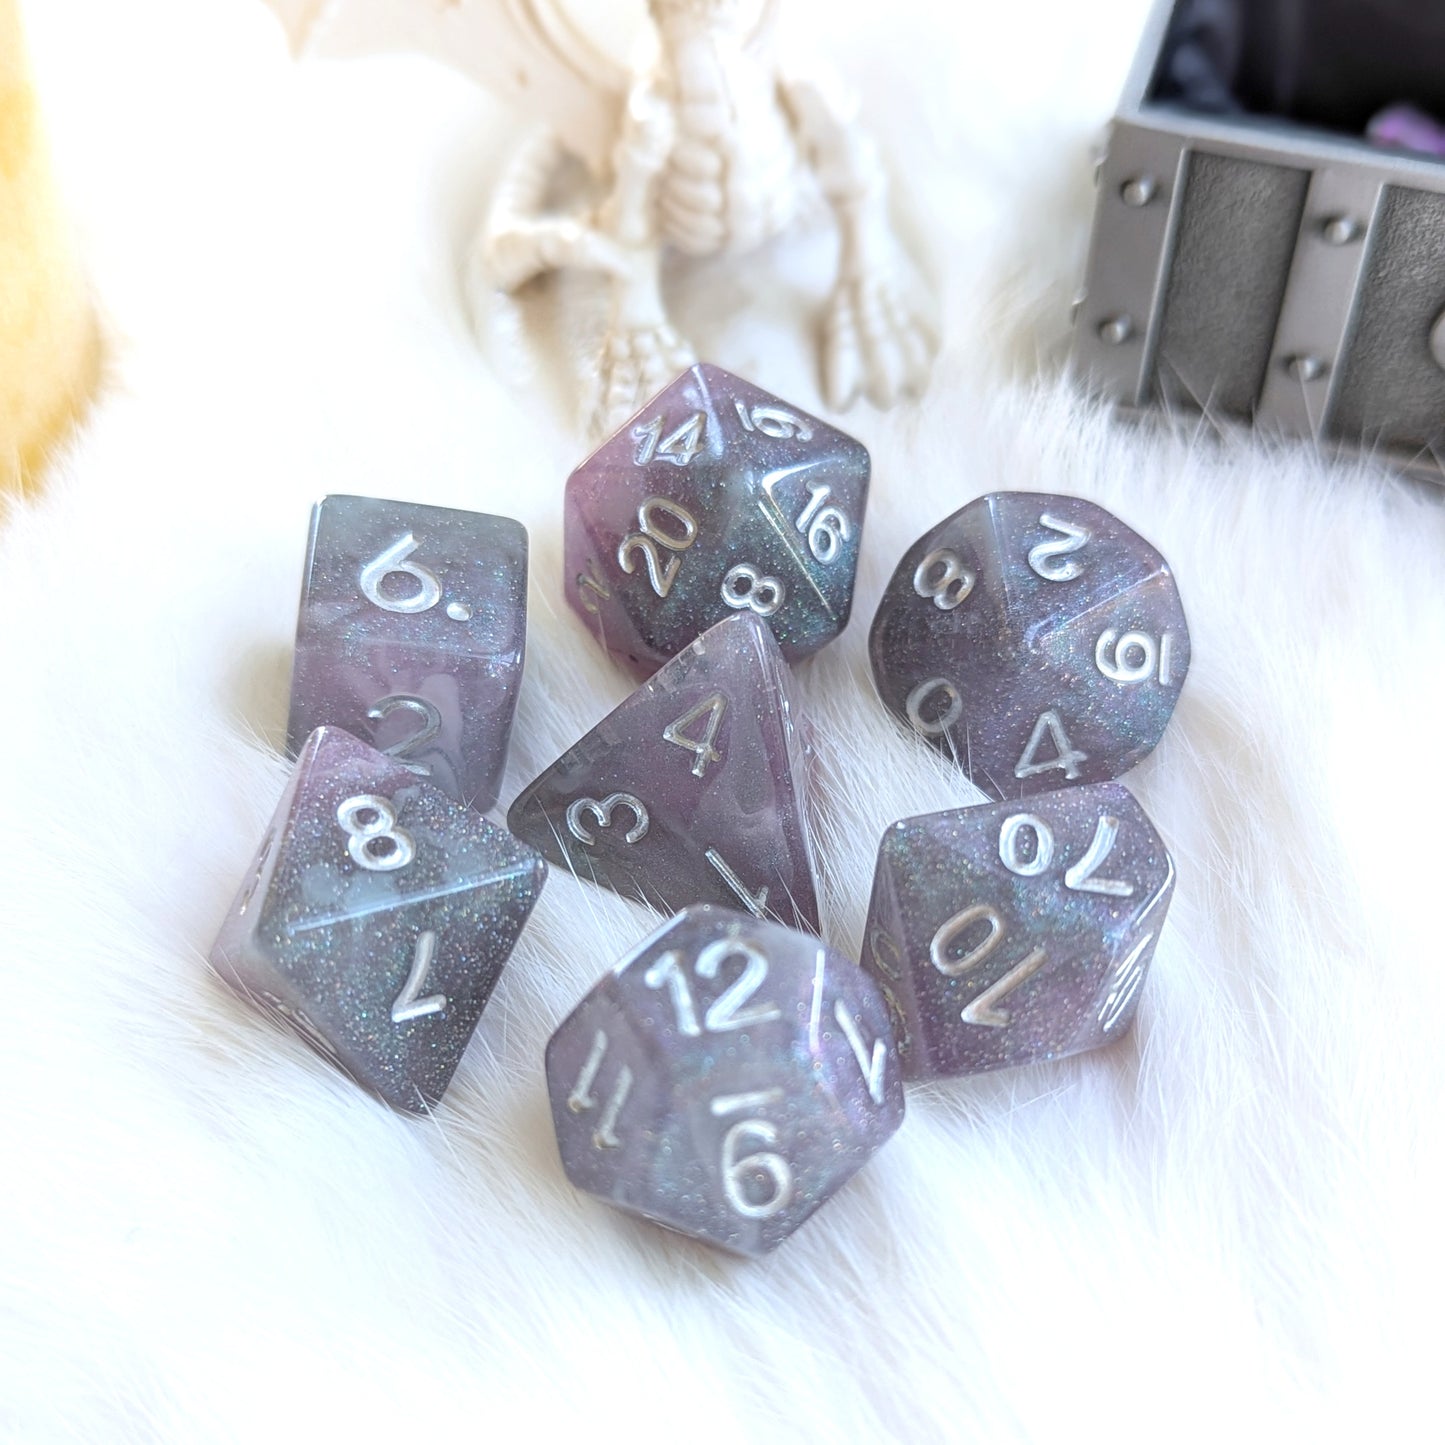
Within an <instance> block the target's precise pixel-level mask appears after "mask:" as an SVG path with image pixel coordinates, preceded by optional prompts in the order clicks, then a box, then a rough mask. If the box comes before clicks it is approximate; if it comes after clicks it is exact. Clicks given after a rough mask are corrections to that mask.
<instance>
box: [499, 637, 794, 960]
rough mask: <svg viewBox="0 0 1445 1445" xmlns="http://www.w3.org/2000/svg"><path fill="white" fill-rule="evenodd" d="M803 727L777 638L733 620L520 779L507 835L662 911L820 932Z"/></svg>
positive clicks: (674, 661)
mask: <svg viewBox="0 0 1445 1445" xmlns="http://www.w3.org/2000/svg"><path fill="white" fill-rule="evenodd" d="M802 726H803V724H802V718H801V715H800V713H799V711H798V704H797V701H796V698H795V696H794V682H793V678H792V674H791V673H790V672H789V670H788V666H787V664H786V663H785V662H784V661H783V659H782V656H781V654H780V653H779V651H778V645H777V643H776V642H774V641H773V637H772V634H771V633H770V632H769V631H768V629H767V628H766V627H764V626H763V625H762V623H761V622H759V621H758V619H757V618H755V617H752V616H750V615H744V616H734V617H732V618H730V619H729V620H728V621H726V622H720V623H718V624H717V626H715V627H712V628H710V629H709V630H708V631H707V632H705V633H704V634H703V635H702V636H701V637H699V638H698V639H697V640H696V641H695V642H693V643H692V644H691V645H690V646H689V647H687V648H685V649H684V650H683V651H682V652H681V653H679V654H678V656H677V657H675V658H673V659H672V661H671V662H669V663H668V664H667V666H666V667H664V668H662V669H661V670H660V671H659V672H658V673H656V675H655V676H653V677H652V678H651V679H650V680H649V681H647V682H645V683H643V685H642V686H641V687H640V688H638V689H637V691H636V692H634V693H633V694H632V696H631V697H629V698H628V699H627V700H626V701H625V702H624V703H623V704H622V705H621V706H620V707H619V708H617V709H616V711H615V712H612V713H609V714H608V716H607V717H605V718H603V720H602V721H601V722H600V723H598V724H597V726H596V727H595V728H593V729H592V731H591V732H590V733H588V734H587V735H586V736H585V737H584V738H582V739H581V741H579V742H577V743H575V744H574V745H573V746H572V747H570V748H569V749H568V750H567V751H566V752H565V753H563V755H562V756H561V757H560V758H558V759H557V761H556V762H555V763H553V764H552V766H551V767H550V768H548V769H547V771H546V772H545V773H543V774H542V775H541V777H539V778H536V779H535V780H534V781H532V782H531V783H529V784H528V785H527V786H526V787H525V788H524V789H523V790H522V792H521V793H520V794H519V795H518V797H517V799H516V801H515V802H514V803H513V804H512V806H511V809H510V811H509V812H508V813H507V826H508V827H509V828H510V829H511V830H512V831H513V832H514V833H515V834H516V835H517V836H518V837H519V838H523V839H525V840H526V841H527V842H528V843H530V844H532V846H533V847H535V848H537V849H538V850H539V851H540V852H541V853H543V854H544V855H545V856H546V857H548V858H549V859H551V860H552V862H554V863H558V864H561V865H562V866H563V867H565V868H568V869H570V870H571V871H572V872H573V873H575V874H576V875H577V876H578V877H579V878H585V879H588V880H590V881H591V882H593V883H599V884H601V885H602V886H603V887H604V888H611V889H614V890H615V891H616V892H618V893H624V894H629V895H631V896H633V897H637V898H640V899H642V900H643V901H644V902H647V903H651V904H652V905H653V906H654V907H656V908H657V909H658V910H659V911H661V912H664V913H670V912H672V911H674V910H675V909H678V908H683V907H686V906H687V905H688V904H689V903H721V904H723V905H724V906H725V907H729V908H742V909H745V910H746V911H747V912H749V913H751V914H753V915H754V917H757V918H763V917H769V918H776V919H779V920H781V921H782V922H784V923H786V924H788V925H789V926H790V927H793V928H807V929H811V930H812V931H813V932H815V933H816V932H817V931H818V897H817V887H816V885H815V883H814V881H813V847H812V838H811V832H810V828H809V822H808V758H807V755H806V750H805V748H804V744H803V735H802Z"/></svg>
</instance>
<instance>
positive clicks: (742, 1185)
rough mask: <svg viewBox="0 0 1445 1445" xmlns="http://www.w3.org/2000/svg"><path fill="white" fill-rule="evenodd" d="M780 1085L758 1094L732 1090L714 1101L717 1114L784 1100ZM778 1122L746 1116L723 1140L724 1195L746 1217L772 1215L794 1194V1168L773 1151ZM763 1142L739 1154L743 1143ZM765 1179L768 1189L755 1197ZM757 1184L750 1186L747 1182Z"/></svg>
mask: <svg viewBox="0 0 1445 1445" xmlns="http://www.w3.org/2000/svg"><path fill="white" fill-rule="evenodd" d="M782 1097H783V1091H782V1090H781V1089H768V1090H765V1091H759V1092H758V1093H755V1094H729V1095H723V1096H721V1097H719V1098H716V1099H714V1100H713V1101H712V1104H711V1105H710V1108H711V1112H712V1115H713V1117H714V1118H717V1119H725V1118H727V1117H728V1115H730V1114H737V1113H741V1112H743V1111H744V1110H747V1109H765V1108H768V1107H769V1106H771V1105H773V1104H776V1103H778V1102H780V1101H781V1100H782ZM779 1137H780V1136H779V1133H778V1128H777V1125H775V1124H770V1123H768V1121H767V1120H766V1119H744V1120H741V1121H740V1122H738V1123H736V1124H734V1125H733V1126H732V1127H731V1128H730V1129H729V1130H728V1131H727V1133H726V1134H724V1135H723V1141H722V1181H723V1196H724V1197H725V1198H726V1200H727V1202H728V1206H729V1208H731V1209H732V1210H733V1212H734V1213H735V1214H740V1215H742V1216H743V1218H744V1219H771V1218H772V1217H773V1215H775V1214H777V1213H779V1212H780V1211H781V1210H784V1209H786V1208H787V1207H788V1205H789V1203H790V1202H791V1201H792V1198H793V1170H792V1167H791V1166H790V1165H789V1163H788V1161H787V1160H786V1159H784V1158H783V1156H782V1155H781V1154H777V1153H774V1152H773V1146H774V1145H776V1144H777V1142H778V1139H779ZM753 1144H761V1145H762V1146H763V1148H762V1149H761V1150H759V1151H757V1152H756V1153H753V1154H743V1155H740V1154H739V1152H738V1151H739V1150H740V1149H741V1148H743V1147H744V1145H753ZM759 1183H762V1184H764V1186H765V1188H766V1191H767V1192H766V1193H765V1194H763V1195H762V1197H761V1198H755V1197H753V1195H754V1194H755V1193H756V1186H757V1185H758V1184H759ZM749 1185H752V1186H754V1188H753V1190H751V1191H750V1190H749V1188H748V1186H749Z"/></svg>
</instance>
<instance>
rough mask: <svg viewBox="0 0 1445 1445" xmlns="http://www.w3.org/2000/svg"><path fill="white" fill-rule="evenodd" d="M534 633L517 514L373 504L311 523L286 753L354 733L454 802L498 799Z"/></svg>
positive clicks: (336, 500) (481, 804)
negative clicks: (317, 739)
mask: <svg viewBox="0 0 1445 1445" xmlns="http://www.w3.org/2000/svg"><path fill="white" fill-rule="evenodd" d="M526 632H527V533H526V530H525V529H524V528H523V527H522V525H521V523H520V522H515V521H513V520H512V519H511V518H510V517H492V516H486V515H484V514H482V513H480V512H461V511H456V510H453V509H451V508H446V507H426V506H421V505H419V504H417V503H415V502H391V501H384V500H382V499H381V498H378V497H327V498H326V499H325V500H324V501H322V502H320V503H319V504H318V505H317V507H316V508H315V510H314V511H313V512H312V516H311V538H310V542H309V545H308V548H307V556H306V575H305V581H304V585H303V589H302V594H301V611H300V617H299V621H298V624H297V629H296V660H295V664H294V668H293V671H292V677H291V717H290V722H289V724H288V726H287V748H288V750H289V751H290V752H291V753H292V754H295V753H296V752H297V751H298V750H299V749H300V747H301V745H302V743H303V742H305V740H306V738H307V737H308V736H309V735H310V734H311V732H312V731H313V730H314V729H315V728H318V727H323V726H332V727H340V728H345V729H346V730H347V731H348V732H351V733H353V734H355V735H356V736H357V737H361V738H365V739H366V740H367V741H369V742H370V743H371V744H372V745H373V746H374V747H377V748H379V749H380V750H381V751H383V752H385V753H386V754H387V755H388V756H389V757H394V758H396V759H397V761H398V762H399V763H400V764H401V765H402V766H403V767H405V768H406V769H407V770H408V771H410V772H412V773H414V774H415V775H416V776H417V777H420V778H425V779H427V780H428V781H429V782H432V783H434V784H435V785H436V786H437V787H439V788H441V789H442V790H443V791H444V792H446V793H449V794H450V795H451V796H452V797H454V798H457V799H460V800H461V801H462V802H464V803H470V804H471V805H472V806H473V807H476V808H479V809H485V808H489V807H491V805H492V804H493V803H494V802H496V800H497V790H498V788H499V786H500V784H501V779H502V769H503V767H504V765H505V763H506V759H507V742H508V739H509V737H510V735H511V730H512V714H513V711H514V709H515V708H516V705H517V691H518V689H519V687H520V685H521V680H522V659H523V653H524V651H525V647H526Z"/></svg>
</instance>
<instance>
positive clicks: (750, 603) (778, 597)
mask: <svg viewBox="0 0 1445 1445" xmlns="http://www.w3.org/2000/svg"><path fill="white" fill-rule="evenodd" d="M787 596H788V589H787V588H786V587H785V586H784V585H783V582H782V580H781V579H780V578H778V577H767V576H764V574H763V573H761V572H759V571H758V569H757V568H756V567H754V566H753V564H752V563H751V562H739V563H738V565H737V566H736V567H731V568H729V569H728V572H727V575H726V576H725V577H724V578H723V580H722V600H723V601H724V602H726V603H727V605H728V606H729V607H732V608H736V609H739V610H741V609H742V608H744V607H748V608H751V609H752V610H753V611H754V612H756V613H757V614H758V616H759V617H771V616H772V615H773V613H775V612H776V611H777V610H778V608H780V607H781V606H782V605H783V603H784V602H785V601H786V600H787Z"/></svg>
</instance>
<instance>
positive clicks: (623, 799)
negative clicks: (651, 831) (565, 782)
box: [567, 793, 652, 847]
mask: <svg viewBox="0 0 1445 1445" xmlns="http://www.w3.org/2000/svg"><path fill="white" fill-rule="evenodd" d="M618 808H626V809H628V810H629V811H630V812H631V814H632V818H633V822H632V826H631V827H630V828H629V829H628V830H627V831H626V832H625V833H624V834H623V835H622V839H623V842H625V843H640V842H641V841H642V840H643V839H644V838H645V837H647V830H648V828H649V827H650V826H651V824H652V820H651V819H650V818H649V817H648V816H647V809H646V808H645V807H644V806H643V804H642V802H641V800H640V799H638V798H634V797H633V796H632V794H631V793H609V794H608V795H607V797H605V798H603V799H602V801H601V802H598V800H597V799H596V798H577V799H575V800H574V801H573V802H571V803H569V804H568V805H567V831H568V832H569V833H570V834H571V835H572V836H573V837H574V838H575V839H576V840H577V841H578V842H579V843H586V844H587V845H588V847H591V846H592V845H593V844H595V843H596V842H597V835H596V834H595V833H593V832H591V831H590V830H589V829H587V828H585V827H583V826H582V817H583V814H589V815H590V816H591V817H592V818H593V819H594V820H595V821H596V823H597V826H598V827H599V828H610V827H611V826H612V815H613V813H615V812H616V811H617V810H618Z"/></svg>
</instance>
